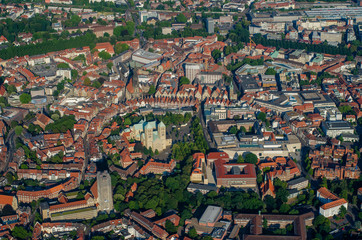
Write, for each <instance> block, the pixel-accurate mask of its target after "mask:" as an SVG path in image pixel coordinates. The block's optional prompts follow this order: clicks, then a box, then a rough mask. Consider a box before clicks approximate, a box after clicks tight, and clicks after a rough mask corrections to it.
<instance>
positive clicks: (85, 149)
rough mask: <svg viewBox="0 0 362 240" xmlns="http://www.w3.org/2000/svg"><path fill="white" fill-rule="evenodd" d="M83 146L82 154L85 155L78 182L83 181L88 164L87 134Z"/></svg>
mask: <svg viewBox="0 0 362 240" xmlns="http://www.w3.org/2000/svg"><path fill="white" fill-rule="evenodd" d="M83 146H84V153H85V159H84V164H83V169H82V176H81V178H80V180H84V175H85V172H86V171H87V167H88V163H89V155H90V152H89V151H90V149H89V142H88V133H87V134H86V135H85V136H84V138H83Z"/></svg>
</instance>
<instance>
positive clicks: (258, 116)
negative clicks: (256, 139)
mask: <svg viewBox="0 0 362 240" xmlns="http://www.w3.org/2000/svg"><path fill="white" fill-rule="evenodd" d="M256 119H258V120H261V121H263V122H265V120H266V113H265V112H259V113H258V115H257V116H256Z"/></svg>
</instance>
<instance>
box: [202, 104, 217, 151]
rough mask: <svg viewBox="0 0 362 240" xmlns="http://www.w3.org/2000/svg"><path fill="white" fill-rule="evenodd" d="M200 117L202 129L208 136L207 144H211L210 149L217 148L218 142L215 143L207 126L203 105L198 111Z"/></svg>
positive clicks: (206, 136)
mask: <svg viewBox="0 0 362 240" xmlns="http://www.w3.org/2000/svg"><path fill="white" fill-rule="evenodd" d="M198 117H199V118H200V123H201V127H202V130H203V131H204V136H205V138H206V142H207V145H208V146H209V149H210V150H211V149H216V144H215V143H214V140H213V139H212V138H211V136H210V134H209V131H208V128H207V126H206V123H205V120H204V117H203V114H202V107H200V110H199V112H198Z"/></svg>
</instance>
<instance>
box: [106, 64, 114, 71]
mask: <svg viewBox="0 0 362 240" xmlns="http://www.w3.org/2000/svg"><path fill="white" fill-rule="evenodd" d="M107 67H108V69H109V70H111V69H112V67H113V63H112V62H109V63H107Z"/></svg>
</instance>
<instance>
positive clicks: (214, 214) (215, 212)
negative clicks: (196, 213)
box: [199, 206, 222, 224]
mask: <svg viewBox="0 0 362 240" xmlns="http://www.w3.org/2000/svg"><path fill="white" fill-rule="evenodd" d="M221 212H222V208H221V207H216V206H208V207H207V208H206V210H205V212H204V214H202V216H201V218H200V221H199V222H200V224H207V223H214V222H216V221H217V218H218V216H220V213H221Z"/></svg>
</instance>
